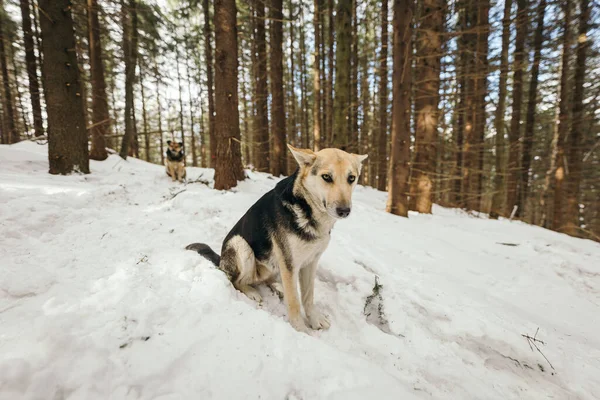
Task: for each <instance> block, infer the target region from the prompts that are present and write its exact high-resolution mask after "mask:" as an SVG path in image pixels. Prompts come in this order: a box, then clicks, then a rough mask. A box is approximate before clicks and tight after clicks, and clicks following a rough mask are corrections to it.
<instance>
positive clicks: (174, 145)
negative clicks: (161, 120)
mask: <svg viewBox="0 0 600 400" xmlns="http://www.w3.org/2000/svg"><path fill="white" fill-rule="evenodd" d="M167 144H168V145H169V150H171V153H179V152H180V151H181V150H182V149H183V143H182V142H173V141H171V140H167Z"/></svg>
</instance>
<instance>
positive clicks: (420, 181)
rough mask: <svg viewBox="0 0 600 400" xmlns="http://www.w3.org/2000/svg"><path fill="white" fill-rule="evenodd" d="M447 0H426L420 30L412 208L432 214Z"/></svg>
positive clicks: (417, 54)
mask: <svg viewBox="0 0 600 400" xmlns="http://www.w3.org/2000/svg"><path fill="white" fill-rule="evenodd" d="M444 3H445V2H444V0H425V2H424V3H423V9H424V12H425V13H424V15H422V16H421V23H420V27H419V31H418V33H417V43H416V47H417V52H416V56H417V66H416V68H417V70H416V81H417V83H416V91H415V96H416V99H415V112H416V114H417V115H416V132H415V160H414V163H413V165H412V169H413V175H412V178H411V186H412V188H411V209H412V210H415V211H418V212H420V213H426V214H431V207H432V201H433V198H432V196H433V191H434V180H435V178H434V175H435V172H436V148H437V140H438V139H437V127H438V103H439V99H440V95H439V92H440V72H441V55H442V29H443V27H444V12H443V10H444V7H445V4H444Z"/></svg>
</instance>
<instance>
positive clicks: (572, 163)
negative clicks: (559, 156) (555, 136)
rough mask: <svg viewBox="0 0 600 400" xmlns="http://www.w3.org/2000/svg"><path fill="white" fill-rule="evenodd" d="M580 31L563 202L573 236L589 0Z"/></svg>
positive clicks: (576, 223) (567, 228)
mask: <svg viewBox="0 0 600 400" xmlns="http://www.w3.org/2000/svg"><path fill="white" fill-rule="evenodd" d="M579 4H580V5H579V9H580V15H579V32H578V35H577V37H578V40H577V57H576V60H575V77H574V85H573V86H574V89H573V107H572V116H573V123H572V125H571V132H570V133H569V136H568V137H567V139H566V146H565V147H566V153H567V154H566V155H567V158H566V162H565V164H566V168H565V171H566V175H565V195H566V202H565V203H564V211H563V214H564V224H563V227H562V229H560V230H561V231H562V232H564V233H566V234H568V235H571V236H581V228H580V227H581V222H580V220H579V201H578V198H579V194H580V183H581V178H582V176H581V175H582V174H581V171H582V164H583V162H582V146H583V135H584V129H585V118H586V112H585V111H586V110H585V104H584V94H585V83H586V82H585V81H586V79H585V78H586V76H585V73H586V71H585V67H586V65H585V64H586V58H587V52H588V47H589V46H590V39H589V37H588V36H587V35H588V29H589V19H590V14H591V10H590V4H589V0H581V1H580V3H579Z"/></svg>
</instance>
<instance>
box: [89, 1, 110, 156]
mask: <svg viewBox="0 0 600 400" xmlns="http://www.w3.org/2000/svg"><path fill="white" fill-rule="evenodd" d="M87 12H88V41H89V43H88V48H89V57H90V76H91V81H92V126H91V132H90V133H91V138H92V146H91V149H90V158H91V159H92V160H106V158H108V153H107V152H106V141H105V139H104V137H105V136H106V135H107V134H110V115H109V113H108V100H107V97H106V81H105V79H104V64H103V61H102V43H101V39H100V20H99V19H98V2H97V0H87Z"/></svg>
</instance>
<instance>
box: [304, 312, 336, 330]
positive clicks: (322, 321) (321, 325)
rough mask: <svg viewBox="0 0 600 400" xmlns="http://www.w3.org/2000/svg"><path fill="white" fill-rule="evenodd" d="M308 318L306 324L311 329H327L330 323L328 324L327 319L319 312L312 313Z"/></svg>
mask: <svg viewBox="0 0 600 400" xmlns="http://www.w3.org/2000/svg"><path fill="white" fill-rule="evenodd" d="M307 317H308V324H309V325H310V327H311V328H313V329H315V330H316V329H329V327H330V326H331V323H330V322H329V318H327V317H326V316H325V315H324V314H322V313H321V312H320V311H313V312H311V313H310V315H307Z"/></svg>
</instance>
